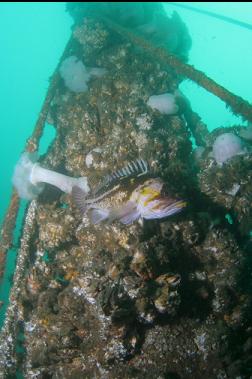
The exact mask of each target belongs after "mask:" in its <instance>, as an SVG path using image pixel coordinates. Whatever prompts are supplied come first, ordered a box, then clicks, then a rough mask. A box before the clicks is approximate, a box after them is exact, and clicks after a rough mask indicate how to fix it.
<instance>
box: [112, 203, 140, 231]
mask: <svg viewBox="0 0 252 379" xmlns="http://www.w3.org/2000/svg"><path fill="white" fill-rule="evenodd" d="M139 217H140V212H139V211H138V209H137V206H136V204H135V203H134V202H133V201H127V202H126V203H125V204H123V205H122V206H121V207H119V208H115V209H112V210H111V212H110V215H109V221H110V222H112V221H114V220H118V221H120V222H121V223H122V224H125V225H128V224H132V223H133V222H134V221H135V220H137V219H138V218H139Z"/></svg>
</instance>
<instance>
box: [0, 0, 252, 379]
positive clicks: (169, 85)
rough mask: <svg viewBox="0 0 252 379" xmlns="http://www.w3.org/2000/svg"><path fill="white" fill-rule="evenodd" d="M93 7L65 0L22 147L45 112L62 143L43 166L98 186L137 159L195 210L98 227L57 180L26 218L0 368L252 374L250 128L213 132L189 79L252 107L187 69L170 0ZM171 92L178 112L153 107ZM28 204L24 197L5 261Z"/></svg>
mask: <svg viewBox="0 0 252 379" xmlns="http://www.w3.org/2000/svg"><path fill="white" fill-rule="evenodd" d="M94 4H95V3H70V4H69V5H68V10H69V12H70V13H71V15H72V16H73V18H74V21H75V22H74V26H73V32H72V36H71V39H70V41H69V43H68V44H67V46H66V49H65V51H64V53H63V56H62V58H61V60H60V62H59V65H58V67H57V68H56V71H55V73H54V75H53V76H52V79H51V83H50V87H49V89H48V93H47V96H46V99H45V102H44V105H43V108H42V110H41V113H40V115H39V119H38V122H37V124H36V126H35V129H34V133H33V135H32V136H31V138H30V139H29V140H28V141H27V146H26V148H25V150H26V151H28V152H34V151H36V150H37V149H38V145H39V139H40V137H41V135H42V133H43V126H44V124H45V122H46V121H47V122H48V123H50V124H51V125H52V127H54V128H55V130H56V137H55V139H54V141H53V142H52V144H51V146H50V147H49V149H48V151H47V153H46V154H45V155H44V156H43V157H41V158H40V164H41V165H42V166H44V167H46V168H48V169H51V170H54V171H57V172H60V173H62V174H67V175H69V176H72V177H87V178H89V181H90V186H91V187H92V188H95V187H96V186H97V185H98V184H99V182H100V180H101V179H102V178H104V177H105V176H106V175H108V174H109V173H111V172H113V171H114V170H115V169H117V168H120V167H124V165H125V163H127V162H131V161H134V160H135V159H137V158H139V157H141V158H142V159H145V160H147V161H148V162H149V164H150V166H151V168H152V170H153V172H154V173H155V176H156V177H159V178H162V180H163V181H164V182H165V184H166V187H167V190H168V191H169V192H170V193H171V194H172V195H173V196H175V197H178V198H183V199H185V200H186V201H187V204H188V206H187V208H186V210H185V211H183V212H181V213H180V214H178V215H175V216H173V217H171V218H167V219H164V220H147V221H145V220H144V221H143V223H138V222H134V223H132V224H131V225H123V224H121V223H120V222H116V221H115V222H112V223H111V224H106V223H105V224H102V223H101V224H98V225H93V224H92V223H90V222H89V220H88V219H85V218H84V219H83V218H82V215H81V214H80V212H79V211H78V209H77V208H76V206H75V204H74V202H73V200H72V196H71V194H65V193H62V192H61V191H59V190H57V189H55V188H54V187H52V186H49V185H46V186H45V188H44V190H43V191H42V192H41V194H40V195H39V196H38V197H37V198H36V199H34V200H32V201H31V202H30V203H29V205H28V207H27V211H26V214H25V219H24V226H23V232H22V237H21V240H20V249H19V253H18V258H17V265H16V271H15V274H14V282H13V287H12V291H11V295H10V304H9V307H8V310H7V314H6V320H5V324H4V326H3V329H2V331H1V336H0V377H1V378H11V377H15V375H16V373H17V372H19V373H20V372H21V373H22V375H23V376H24V377H25V378H37V379H42V378H43V379H45V378H53V379H57V378H61V379H70V378H108V379H117V378H119V377H121V378H125V379H126V378H127V379H128V378H139V379H140V378H146V379H147V378H160V379H161V378H162V379H168V378H181V379H182V378H195V379H196V378H201V377H202V375H204V377H205V378H223V379H224V378H236V377H237V378H238V377H239V378H249V375H251V372H252V355H251V352H252V351H251V350H252V325H251V318H250V317H249V316H250V315H251V292H250V290H251V257H250V255H249V250H251V239H250V236H249V232H250V230H251V229H252V206H251V205H252V184H251V183H252V181H251V176H252V171H251V167H252V154H251V139H250V133H249V129H248V128H249V127H247V128H246V127H244V126H240V125H235V126H230V128H217V129H215V130H214V131H213V132H212V133H209V132H208V129H207V126H206V125H204V123H203V122H202V121H201V118H200V117H199V116H198V115H197V114H196V113H195V112H193V110H192V109H191V106H190V103H189V101H188V100H187V99H186V98H185V97H184V95H183V94H181V93H180V92H179V84H180V83H181V81H182V80H183V79H184V78H189V79H191V80H193V81H195V82H196V83H197V84H199V85H201V86H203V87H204V88H206V89H207V90H209V91H211V92H212V93H214V94H215V95H217V96H218V97H219V98H220V99H222V100H223V101H225V102H226V104H227V106H228V107H230V109H231V110H232V111H233V112H234V113H236V114H240V115H241V116H242V117H243V118H244V120H247V121H251V120H252V106H251V105H250V104H249V103H248V102H246V101H245V100H243V99H241V98H240V97H238V96H236V95H234V94H232V93H231V92H229V91H228V90H226V89H225V88H223V87H221V86H219V85H218V84H217V83H215V82H214V81H213V80H212V79H210V78H208V77H207V76H206V75H205V74H204V73H202V72H200V71H198V70H197V69H195V68H194V67H192V66H190V65H188V64H187V63H186V62H187V58H188V53H189V50H190V44H191V40H190V36H189V32H188V30H187V28H186V26H185V25H184V23H183V22H182V20H181V19H180V18H179V16H178V15H177V14H174V15H173V16H172V17H168V16H167V15H166V13H165V12H164V10H163V8H162V5H161V4H159V3H134V4H128V3H115V4H111V3H97V4H96V5H94ZM69 57H70V58H71V57H72V58H71V59H70V60H69ZM67 59H68V61H67ZM64 62H65V65H63V63H64ZM80 62H81V63H80ZM66 63H67V64H68V66H66ZM70 63H71V64H72V66H71V67H70V69H69V64H70ZM62 65H63V66H62ZM76 65H77V66H76ZM62 67H63V68H62ZM68 69H69V70H70V71H69V70H68ZM71 70H72V71H71ZM84 73H85V75H86V76H85V77H84V76H83V74H84ZM81 80H82V85H80V82H81ZM164 93H168V94H171V96H174V99H175V101H176V104H177V106H176V108H175V109H174V108H173V111H169V110H165V111H164V110H163V108H162V107H161V108H160V104H159V103H158V102H157V103H155V104H156V105H155V106H150V105H151V104H153V101H150V97H151V96H159V95H162V94H164ZM170 98H171V97H170ZM152 100H153V98H152ZM165 109H168V108H165ZM225 132H229V133H232V134H234V135H235V136H237V137H239V138H240V139H241V141H242V143H243V144H245V145H246V148H244V149H243V150H242V153H241V151H240V152H239V154H236V153H234V154H233V156H232V157H230V156H229V159H227V160H226V161H225V162H224V163H223V164H218V161H216V159H215V158H214V156H213V154H211V152H212V151H213V145H214V142H215V140H216V138H217V137H218V136H220V135H221V134H223V133H225ZM192 139H194V141H195V143H196V145H197V146H198V148H197V149H196V151H197V154H195V153H194V151H193V147H192ZM221 163H222V162H221ZM18 203H19V201H18V195H17V193H16V192H15V191H14V193H13V197H12V200H11V204H10V208H9V211H8V213H7V215H6V219H5V223H4V225H3V228H2V234H1V246H0V249H1V251H0V252H1V263H2V271H3V270H4V256H5V253H6V251H7V250H8V248H9V247H10V244H11V238H12V229H13V226H14V224H15V216H16V213H17V210H18Z"/></svg>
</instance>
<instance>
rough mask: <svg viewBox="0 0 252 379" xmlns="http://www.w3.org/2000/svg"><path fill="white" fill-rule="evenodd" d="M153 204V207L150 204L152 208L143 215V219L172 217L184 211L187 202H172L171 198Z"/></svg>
mask: <svg viewBox="0 0 252 379" xmlns="http://www.w3.org/2000/svg"><path fill="white" fill-rule="evenodd" d="M152 203H153V204H152ZM152 203H151V204H152V206H151V204H149V205H150V206H149V207H148V208H147V209H146V210H144V211H143V213H142V216H143V218H145V219H146V220H151V219H157V218H165V217H168V216H172V215H174V214H176V213H179V212H181V211H182V209H183V208H184V207H186V202H185V201H183V200H178V201H174V202H171V199H169V198H164V199H162V200H158V201H157V200H156V201H153V202H152Z"/></svg>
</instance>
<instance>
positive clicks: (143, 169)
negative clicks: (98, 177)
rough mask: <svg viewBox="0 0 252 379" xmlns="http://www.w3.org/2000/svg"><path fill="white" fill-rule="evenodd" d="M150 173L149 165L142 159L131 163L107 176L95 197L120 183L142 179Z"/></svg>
mask: <svg viewBox="0 0 252 379" xmlns="http://www.w3.org/2000/svg"><path fill="white" fill-rule="evenodd" d="M148 172H149V164H148V162H147V161H145V160H144V159H142V158H138V159H136V160H135V161H130V162H129V163H128V164H127V165H126V166H124V167H122V168H120V169H118V170H116V171H113V172H112V174H109V175H107V176H105V178H104V180H103V181H102V182H101V184H100V185H99V186H98V187H97V188H96V190H95V193H94V194H95V195H98V194H99V193H101V192H102V191H104V190H106V189H107V188H108V187H109V186H112V185H114V184H116V183H118V182H119V181H121V180H123V179H126V178H131V177H140V176H142V175H146V174H147V173H148Z"/></svg>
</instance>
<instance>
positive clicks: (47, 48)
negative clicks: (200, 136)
mask: <svg viewBox="0 0 252 379" xmlns="http://www.w3.org/2000/svg"><path fill="white" fill-rule="evenodd" d="M191 4H192V5H197V7H204V8H205V9H207V10H209V11H212V12H216V13H219V14H222V15H225V16H228V17H232V18H236V19H238V20H240V21H243V22H247V23H250V24H252V3H191ZM165 7H166V9H167V12H168V13H169V14H170V13H171V12H172V11H174V10H176V11H178V13H179V14H180V16H181V18H182V19H183V21H184V22H185V23H186V24H187V26H188V29H189V32H190V34H191V37H192V41H193V44H192V49H191V51H190V58H189V63H191V64H193V65H194V66H195V67H197V68H198V69H200V70H202V71H204V72H206V73H207V75H208V76H210V77H211V78H213V79H214V80H216V81H217V82H218V83H220V84H221V85H223V86H224V87H226V88H227V89H229V90H230V91H232V92H234V93H236V94H237V95H240V96H242V97H244V98H245V99H247V100H248V101H250V102H252V91H251V87H252V76H251V67H252V47H251V46H252V45H251V38H252V31H251V30H247V29H245V28H241V27H239V26H237V25H232V24H230V23H226V22H224V21H221V20H217V19H214V18H212V17H209V16H207V15H200V14H197V13H194V12H193V11H189V10H183V9H179V8H177V7H176V6H174V5H173V6H172V5H169V4H166V5H165ZM0 19H1V22H0V45H1V61H0V66H1V70H0V83H1V85H0V100H1V101H0V110H1V112H0V126H1V142H0V143H1V149H0V168H1V169H0V172H1V180H0V194H1V203H0V221H1V222H2V220H3V217H4V214H5V211H6V209H7V206H8V202H9V198H10V193H11V176H12V171H13V167H14V165H15V163H16V161H17V160H18V158H19V156H20V153H21V152H22V150H23V149H24V145H25V141H26V139H27V138H28V137H29V136H30V135H31V133H32V130H33V128H34V124H35V122H36V119H37V117H38V113H39V110H40V108H41V105H42V102H43V98H44V96H45V94H46V91H47V88H48V80H49V77H50V75H51V74H52V72H53V71H54V68H55V66H56V65H57V62H58V59H59V57H60V55H61V53H62V52H63V49H64V47H65V45H66V43H67V40H68V38H69V36H70V33H71V25H72V20H71V18H70V16H69V15H68V14H67V13H66V12H65V3H61V2H60V3H54V2H51V3H25V2H23V3H1V4H0ZM180 88H181V90H182V91H183V92H184V94H185V95H186V96H187V97H188V98H189V99H190V101H191V104H192V107H193V109H194V110H195V111H196V112H198V113H199V114H200V115H201V117H202V119H203V121H204V122H205V123H206V124H207V125H208V127H209V129H210V130H212V129H214V128H216V127H219V126H228V125H230V124H231V125H232V124H235V123H241V120H240V119H239V118H236V117H235V116H234V115H232V114H231V113H230V112H229V111H228V110H227V109H226V108H225V105H224V104H223V103H222V102H221V101H220V100H218V99H217V98H215V97H214V96H213V95H210V94H209V93H207V92H206V91H205V90H203V89H201V88H199V87H197V86H196V85H195V84H192V83H190V82H189V81H185V82H184V83H183V84H182V85H181V87H180ZM53 135H54V130H53V127H52V126H50V125H48V126H47V128H46V136H45V138H44V139H43V141H42V151H43V152H44V151H45V150H46V147H47V145H48V142H49V141H51V139H52V138H53ZM24 206H25V205H24ZM19 225H20V223H19ZM18 230H19V226H18V227H17V230H16V235H18ZM15 253H16V251H15V250H12V251H10V252H9V255H8V272H7V273H6V274H5V278H4V282H3V285H2V288H1V292H0V300H3V301H4V302H5V306H6V300H7V297H8V292H9V286H10V281H9V276H10V274H11V271H12V270H13V267H14V262H15ZM4 310H5V307H3V308H2V313H1V319H0V323H1V320H2V317H3V312H4Z"/></svg>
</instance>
